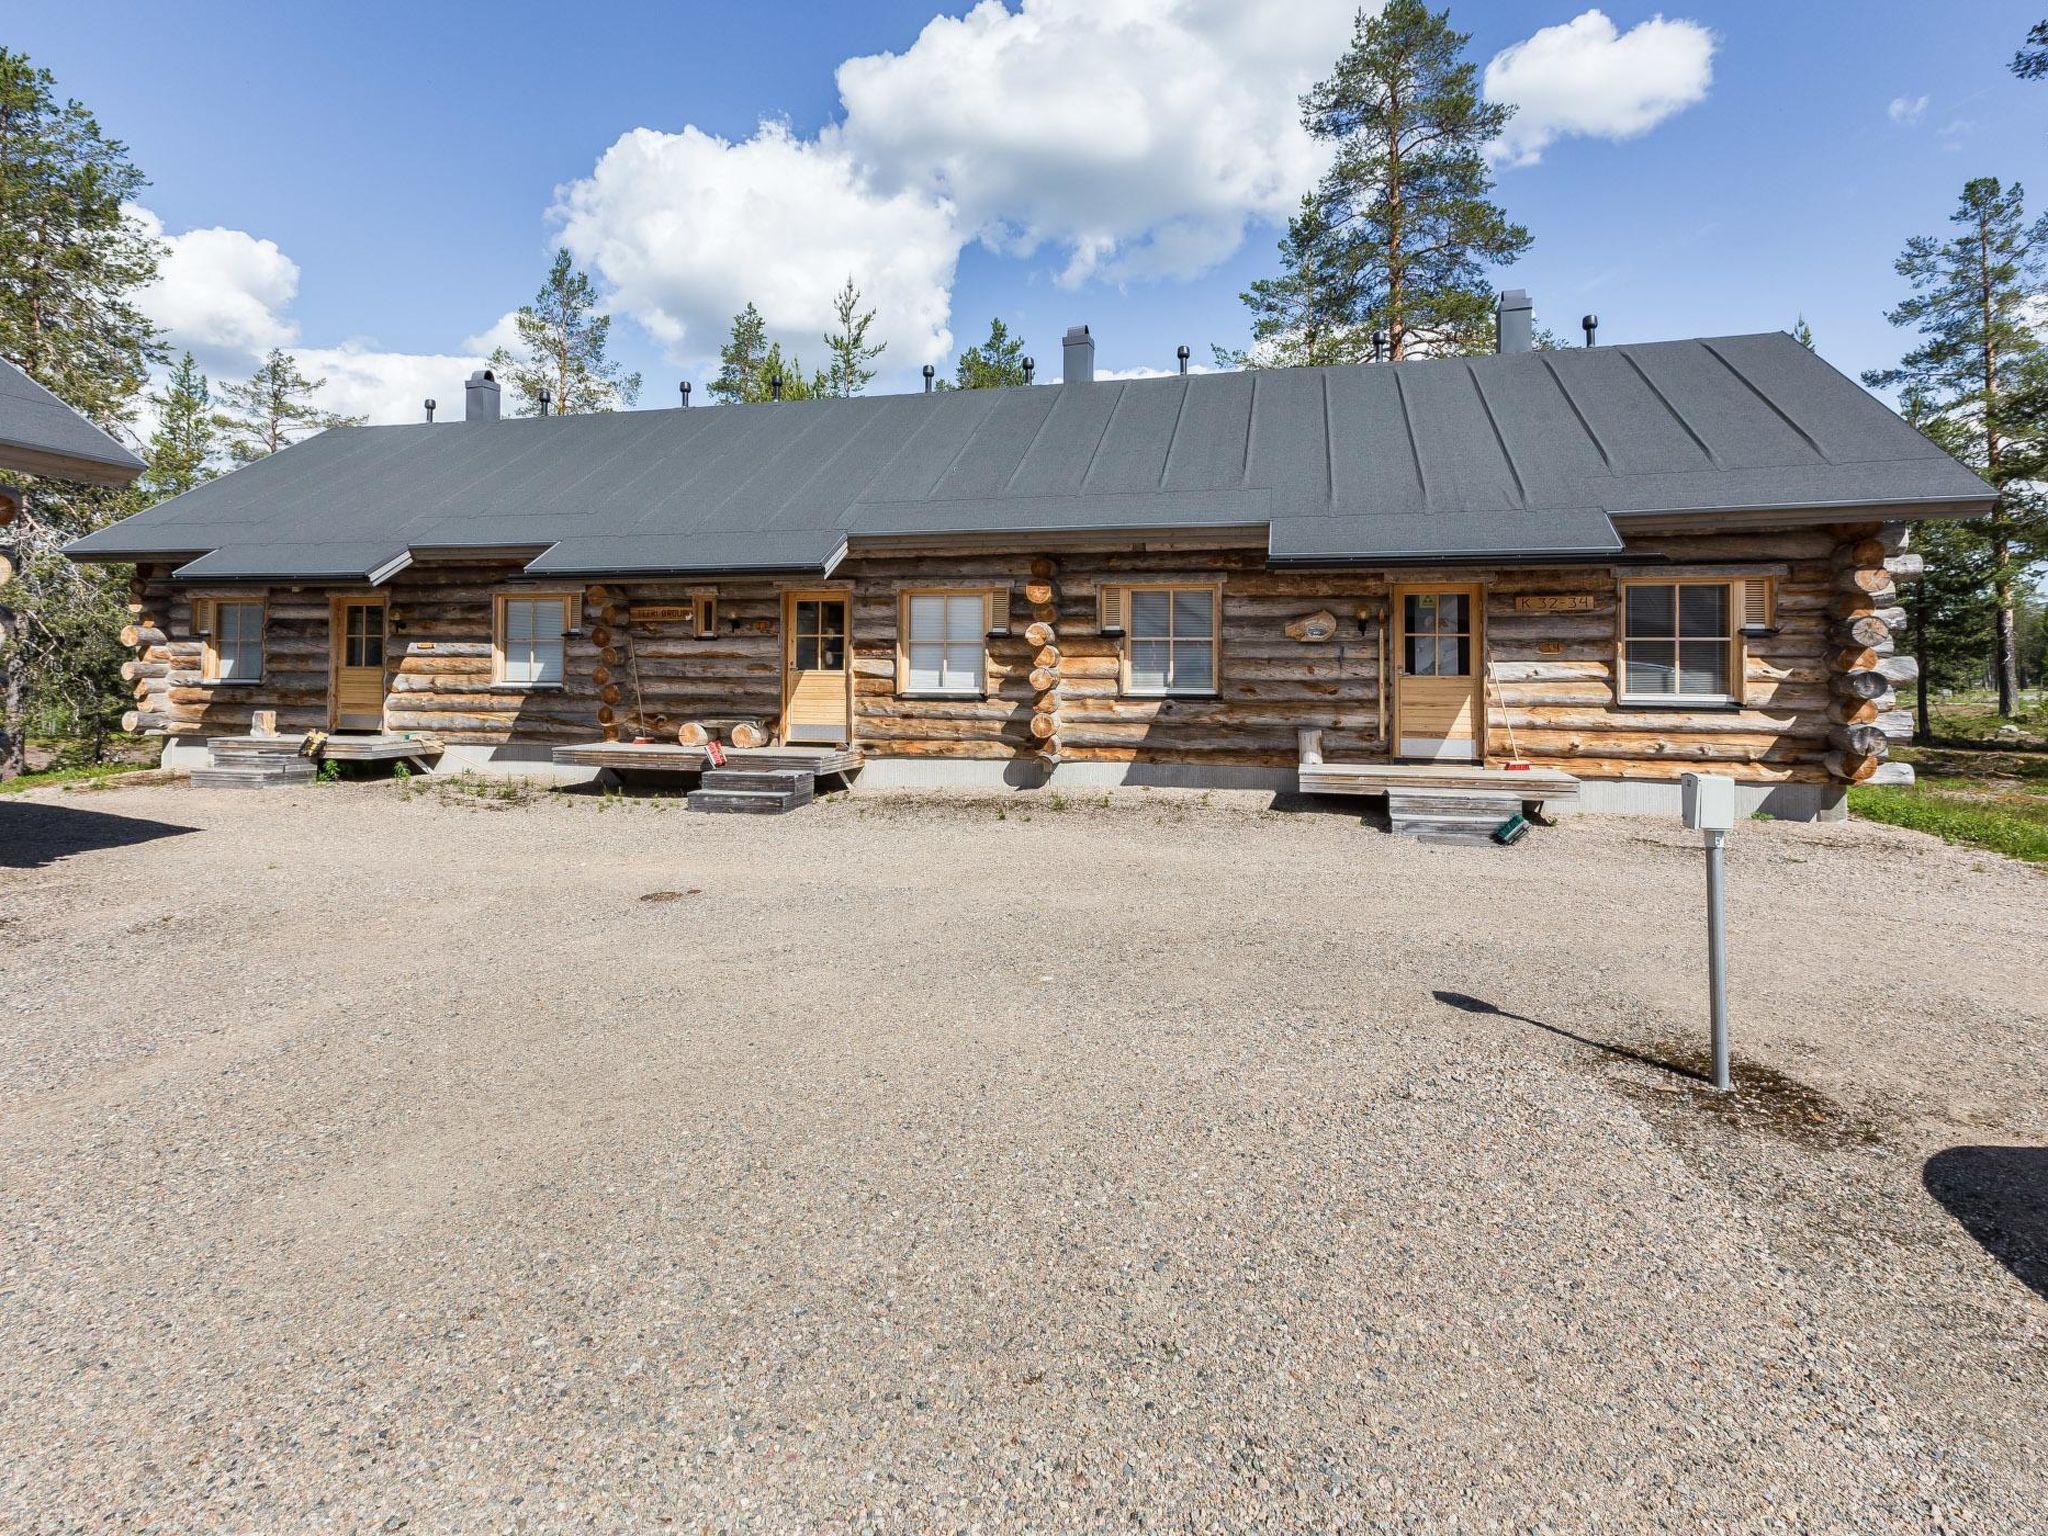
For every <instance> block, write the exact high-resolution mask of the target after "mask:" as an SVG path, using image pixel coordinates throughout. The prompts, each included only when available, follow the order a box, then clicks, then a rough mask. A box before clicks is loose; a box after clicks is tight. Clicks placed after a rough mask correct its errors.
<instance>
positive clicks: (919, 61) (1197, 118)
mask: <svg viewBox="0 0 2048 1536" xmlns="http://www.w3.org/2000/svg"><path fill="white" fill-rule="evenodd" d="M1356 12H1357V5H1356V0H1295V3H1291V4H1289V3H1283V0H1266V3H1263V4H1261V3H1245V0H1236V3H1232V0H1022V4H1021V6H1020V7H1019V9H1017V10H1015V11H1012V10H1010V9H1008V8H1007V7H1006V6H1005V5H1004V4H1003V3H1002V0H982V3H981V4H979V5H976V6H975V7H974V8H973V9H972V10H971V11H969V12H967V14H966V15H964V16H961V17H958V18H954V17H950V16H940V17H937V18H935V19H934V20H932V21H931V22H929V23H928V24H927V25H926V26H925V28H924V30H923V31H922V32H921V33H919V34H918V37H917V40H916V41H915V42H914V43H912V44H911V46H910V47H909V48H907V49H905V50H904V51H903V52H902V53H900V54H894V53H883V54H875V55H871V56H867V57H863V58H855V59H848V60H847V61H846V62H845V63H844V64H841V65H840V66H839V72H838V82H839V93H840V99H841V101H842V103H843V104H844V107H845V121H844V123H843V125H842V126H841V128H840V130H839V131H840V135H841V137H842V138H843V140H844V142H845V143H846V144H847V145H849V146H851V147H852V148H853V149H854V150H855V152H857V153H858V154H859V155H860V156H861V157H862V159H863V161H864V162H865V163H866V164H868V165H870V166H872V167H873V168H874V171H875V174H876V175H877V177H879V178H880V179H881V180H883V181H884V182H886V183H888V184H891V185H903V186H911V187H919V188H923V189H925V190H926V191H927V192H929V193H930V194H931V195H933V196H936V197H943V198H946V199H949V200H950V201H951V202H952V203H953V204H954V206H955V207H957V208H958V209H959V211H960V219H961V224H962V228H963V229H964V230H965V231H967V232H968V233H970V234H973V235H978V236H979V237H981V238H982V239H983V240H984V241H986V242H987V243H988V244H989V245H990V246H991V247H992V248H995V249H999V250H1006V251H1011V252H1016V253H1028V252H1031V251H1035V250H1037V249H1039V248H1040V247H1041V246H1051V247H1053V248H1055V249H1056V250H1057V251H1058V252H1059V253H1060V254H1061V255H1062V256H1063V257H1064V262H1063V266H1062V270H1061V272H1060V274H1059V275H1060V280H1061V281H1062V282H1064V283H1067V284H1069V285H1072V284H1076V283H1079V282H1081V281H1083V280H1084V279H1086V278H1089V277H1091V276H1097V275H1100V276H1104V277H1107V278H1111V279H1121V278H1124V277H1145V276H1157V275H1167V276H1176V277H1186V276H1190V275H1193V274H1195V273H1198V272H1201V271H1203V270H1205V269H1207V268H1208V267H1210V266H1213V265H1214V264H1215V263H1217V262H1219V261H1221V260H1222V259H1224V258H1225V257H1227V256H1228V255H1230V253H1231V252H1233V251H1235V250H1236V249H1237V247H1238V245H1239V243H1240V241H1241V240H1242V238H1243V235H1244V227H1245V222H1246V220H1247V219H1249V218H1267V219H1277V218H1282V217H1285V216H1286V215H1287V214H1288V213H1289V212H1291V211H1292V210H1293V208H1294V206H1295V204H1296V202H1297V201H1298V200H1299V198H1300V197H1301V194H1302V193H1303V192H1304V191H1306V190H1307V189H1308V188H1309V186H1310V185H1311V184H1312V183H1313V182H1314V181H1315V179H1316V177H1317V176H1318V175H1319V174H1320V173H1321V171H1322V168H1323V166H1324V165H1325V164H1326V163H1327V159H1328V154H1327V151H1326V150H1325V149H1324V148H1323V147H1321V146H1319V145H1318V144H1316V143H1315V141H1313V140H1311V139H1310V138H1309V136H1308V134H1307V133H1306V132H1305V131H1304V130H1303V128H1302V127H1301V123H1300V108H1299V106H1298V105H1297V100H1296V98H1297V97H1298V96H1299V95H1300V93H1301V92H1302V91H1303V90H1305V89H1306V88H1307V87H1308V86H1309V85H1311V84H1312V83H1313V82H1314V81H1315V80H1316V79H1317V78H1318V77H1319V76H1320V75H1322V74H1324V73H1327V72H1328V70H1329V68H1330V65H1331V62H1332V61H1333V60H1334V59H1336V57H1337V56H1338V54H1339V53H1341V52H1342V50H1343V48H1344V45H1345V43H1346V42H1347V41H1348V39H1349V37H1350V34H1351V27H1352V21H1353V18H1354V16H1355V15H1356Z"/></svg>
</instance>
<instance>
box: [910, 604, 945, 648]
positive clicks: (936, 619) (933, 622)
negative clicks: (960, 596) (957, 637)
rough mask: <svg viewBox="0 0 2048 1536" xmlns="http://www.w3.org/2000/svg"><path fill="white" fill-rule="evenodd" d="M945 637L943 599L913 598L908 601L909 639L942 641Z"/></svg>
mask: <svg viewBox="0 0 2048 1536" xmlns="http://www.w3.org/2000/svg"><path fill="white" fill-rule="evenodd" d="M945 637H946V600H945V599H944V598H943V597H913V598H912V599H911V600H910V638H911V639H912V640H913V641H918V640H943V639H945Z"/></svg>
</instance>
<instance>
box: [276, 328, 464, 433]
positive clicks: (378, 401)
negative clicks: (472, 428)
mask: <svg viewBox="0 0 2048 1536" xmlns="http://www.w3.org/2000/svg"><path fill="white" fill-rule="evenodd" d="M292 355H293V356H294V357H295V358H296V359H297V360H298V364H299V370H300V371H301V372H302V373H304V374H305V375H306V377H307V378H309V379H325V380H326V381H327V385H326V388H324V389H322V390H321V391H320V393H319V394H318V395H316V396H315V397H314V403H315V404H317V405H318V406H319V407H320V408H321V409H322V410H328V411H338V412H339V413H341V414H342V415H344V416H361V417H363V418H365V419H366V420H367V421H368V422H369V423H370V425H372V426H386V425H389V424H391V423H394V422H407V421H424V420H426V410H425V404H424V403H425V402H426V401H428V400H433V401H436V402H437V403H438V405H439V409H438V410H436V411H435V412H434V419H435V420H436V421H460V420H462V404H463V394H462V386H463V381H464V380H466V379H467V378H468V377H469V375H470V373H471V371H472V370H474V369H477V368H481V367H483V365H484V360H483V358H482V356H481V355H470V356H465V355H462V354H459V353H457V354H436V353H420V352H384V351H380V350H378V349H377V348H376V347H375V346H373V345H371V344H369V343H367V342H358V341H348V342H343V343H342V344H341V345H340V346H338V347H298V348H295V349H294V350H293V354H292Z"/></svg>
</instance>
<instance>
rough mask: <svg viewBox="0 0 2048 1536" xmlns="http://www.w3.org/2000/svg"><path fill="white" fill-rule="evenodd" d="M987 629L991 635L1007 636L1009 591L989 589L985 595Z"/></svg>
mask: <svg viewBox="0 0 2048 1536" xmlns="http://www.w3.org/2000/svg"><path fill="white" fill-rule="evenodd" d="M987 604H988V628H987V633H989V634H991V635H1007V634H1008V633H1009V632H1010V589H1009V588H1008V587H991V588H990V589H989V591H988V594H987Z"/></svg>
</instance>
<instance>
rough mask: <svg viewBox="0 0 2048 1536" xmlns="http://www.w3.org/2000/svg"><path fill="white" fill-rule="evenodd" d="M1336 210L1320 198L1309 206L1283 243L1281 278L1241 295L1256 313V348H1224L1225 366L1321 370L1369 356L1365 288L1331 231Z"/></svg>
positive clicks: (1306, 202)
mask: <svg viewBox="0 0 2048 1536" xmlns="http://www.w3.org/2000/svg"><path fill="white" fill-rule="evenodd" d="M1330 206H1331V205H1330V204H1329V203H1328V202H1327V201H1325V200H1324V199H1323V198H1321V197H1319V196H1313V195H1311V196H1308V197H1304V198H1303V199H1302V200H1301V209H1300V211H1299V212H1297V213H1296V214H1295V215H1294V217H1293V218H1291V219H1289V220H1288V221H1287V233H1286V234H1285V235H1283V236H1282V237H1281V240H1280V275H1279V276H1278V277H1262V278H1259V279H1258V280H1257V281H1256V282H1254V283H1253V284H1252V285H1251V287H1249V288H1247V289H1246V290H1245V291H1244V292H1243V293H1242V294H1240V295H1239V297H1240V298H1242V299H1243V300H1244V302H1245V304H1246V305H1247V306H1248V307H1249V308H1250V310H1251V312H1252V344H1251V347H1250V348H1249V349H1248V350H1247V351H1245V352H1224V351H1222V350H1221V349H1218V351H1217V359H1216V360H1217V362H1218V363H1219V364H1221V365H1223V366H1226V367H1239V368H1242V367H1260V368H1318V367H1322V366H1324V365H1325V364H1329V363H1350V362H1357V361H1359V360H1360V359H1361V358H1362V357H1364V356H1366V355H1367V349H1368V347H1369V341H1368V340H1367V333H1366V331H1365V330H1364V329H1362V328H1361V325H1360V323H1359V318H1358V317H1359V314H1360V309H1361V305H1360V302H1359V300H1360V293H1359V285H1358V282H1357V279H1356V273H1355V270H1354V268H1353V267H1352V265H1351V264H1350V262H1349V261H1348V260H1346V259H1345V256H1344V250H1343V245H1342V242H1341V241H1339V240H1338V239H1337V237H1336V231H1334V230H1333V229H1331V227H1330V222H1329V218H1330Z"/></svg>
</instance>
